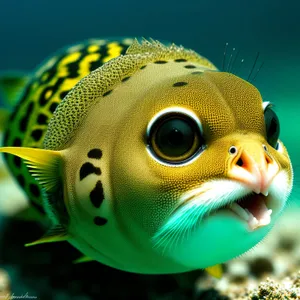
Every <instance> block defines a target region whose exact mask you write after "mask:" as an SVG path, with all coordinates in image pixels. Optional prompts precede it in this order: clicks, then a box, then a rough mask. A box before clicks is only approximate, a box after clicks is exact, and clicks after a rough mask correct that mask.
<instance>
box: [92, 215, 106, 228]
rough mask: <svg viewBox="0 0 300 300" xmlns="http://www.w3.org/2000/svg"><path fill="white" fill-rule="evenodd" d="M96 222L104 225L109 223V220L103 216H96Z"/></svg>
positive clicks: (98, 224)
mask: <svg viewBox="0 0 300 300" xmlns="http://www.w3.org/2000/svg"><path fill="white" fill-rule="evenodd" d="M94 223H95V224H96V225H97V226H103V225H105V224H106V223H107V220H106V219H105V218H102V217H95V218H94Z"/></svg>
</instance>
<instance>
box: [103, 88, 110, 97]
mask: <svg viewBox="0 0 300 300" xmlns="http://www.w3.org/2000/svg"><path fill="white" fill-rule="evenodd" d="M111 92H112V90H109V91H107V92H105V93H104V94H103V95H102V96H103V97H105V96H107V95H109V94H110V93H111Z"/></svg>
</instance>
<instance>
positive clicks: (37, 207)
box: [30, 201, 46, 215]
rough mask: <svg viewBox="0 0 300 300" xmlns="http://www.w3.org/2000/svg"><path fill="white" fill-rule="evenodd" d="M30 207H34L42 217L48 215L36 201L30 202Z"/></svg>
mask: <svg viewBox="0 0 300 300" xmlns="http://www.w3.org/2000/svg"><path fill="white" fill-rule="evenodd" d="M30 205H32V206H33V207H34V208H35V209H36V210H37V211H38V212H39V213H41V214H42V215H46V213H45V211H44V209H43V207H42V206H41V205H40V204H38V203H36V202H34V201H30Z"/></svg>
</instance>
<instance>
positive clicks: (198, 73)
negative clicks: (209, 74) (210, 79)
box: [191, 71, 203, 75]
mask: <svg viewBox="0 0 300 300" xmlns="http://www.w3.org/2000/svg"><path fill="white" fill-rule="evenodd" d="M191 74H193V75H201V74H203V72H201V71H195V72H192V73H191Z"/></svg>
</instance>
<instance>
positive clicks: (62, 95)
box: [59, 91, 69, 99]
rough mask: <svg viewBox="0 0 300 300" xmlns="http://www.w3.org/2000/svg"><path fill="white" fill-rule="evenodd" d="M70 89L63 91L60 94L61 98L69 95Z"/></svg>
mask: <svg viewBox="0 0 300 300" xmlns="http://www.w3.org/2000/svg"><path fill="white" fill-rule="evenodd" d="M68 93H69V91H63V92H61V93H60V94H59V97H60V99H64V98H65V97H66V96H67V95H68Z"/></svg>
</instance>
